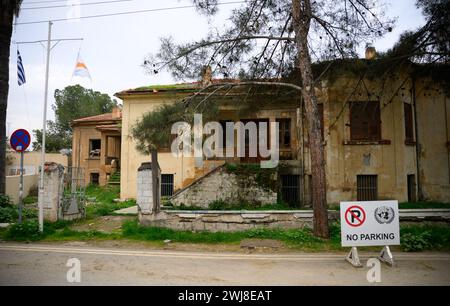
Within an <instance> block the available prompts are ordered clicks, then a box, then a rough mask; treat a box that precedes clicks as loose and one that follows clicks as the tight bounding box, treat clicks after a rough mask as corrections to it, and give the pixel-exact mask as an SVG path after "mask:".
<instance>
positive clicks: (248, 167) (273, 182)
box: [225, 163, 278, 191]
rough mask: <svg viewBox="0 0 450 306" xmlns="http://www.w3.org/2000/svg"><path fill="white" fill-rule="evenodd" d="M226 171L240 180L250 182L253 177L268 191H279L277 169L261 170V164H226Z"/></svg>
mask: <svg viewBox="0 0 450 306" xmlns="http://www.w3.org/2000/svg"><path fill="white" fill-rule="evenodd" d="M225 170H226V171H227V172H228V173H233V174H235V175H236V176H237V177H238V179H242V180H248V179H249V177H253V178H254V180H255V182H256V183H257V184H258V185H259V186H261V187H263V188H266V189H270V190H272V191H276V190H277V177H276V174H277V170H278V169H277V168H261V165H260V164H246V163H241V164H234V163H226V164H225Z"/></svg>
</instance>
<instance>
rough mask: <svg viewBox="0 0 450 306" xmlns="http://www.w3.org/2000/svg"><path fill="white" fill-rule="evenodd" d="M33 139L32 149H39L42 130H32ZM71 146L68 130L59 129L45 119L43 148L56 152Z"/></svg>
mask: <svg viewBox="0 0 450 306" xmlns="http://www.w3.org/2000/svg"><path fill="white" fill-rule="evenodd" d="M33 134H34V141H33V150H35V151H38V150H40V149H41V144H42V130H33ZM71 147H72V136H71V134H70V133H69V132H67V131H64V130H61V129H60V128H59V127H58V126H57V124H56V123H54V122H53V121H47V130H46V132H45V150H46V152H51V153H57V152H59V151H60V150H62V149H67V148H71Z"/></svg>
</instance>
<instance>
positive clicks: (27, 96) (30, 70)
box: [7, 0, 424, 135]
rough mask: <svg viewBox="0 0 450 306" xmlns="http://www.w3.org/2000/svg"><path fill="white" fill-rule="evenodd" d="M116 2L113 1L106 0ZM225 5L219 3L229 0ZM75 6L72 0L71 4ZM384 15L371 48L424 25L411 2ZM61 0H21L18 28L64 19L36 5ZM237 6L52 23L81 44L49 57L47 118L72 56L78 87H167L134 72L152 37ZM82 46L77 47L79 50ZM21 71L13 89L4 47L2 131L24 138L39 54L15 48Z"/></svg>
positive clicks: (200, 23)
mask: <svg viewBox="0 0 450 306" xmlns="http://www.w3.org/2000/svg"><path fill="white" fill-rule="evenodd" d="M104 1H106V0H80V1H79V2H80V3H94V2H97V3H98V2H104ZM111 1H117V0H111ZM231 1H232V0H223V2H231ZM71 2H74V0H71ZM387 2H388V3H389V10H388V11H387V15H388V16H391V17H397V18H398V20H397V24H396V27H395V28H394V31H393V32H392V33H389V34H388V35H386V36H385V37H384V38H382V39H381V40H378V41H375V42H374V45H375V47H376V49H377V50H380V51H384V50H386V49H388V48H390V47H391V46H392V45H393V43H395V42H396V41H397V39H398V36H399V34H400V33H402V32H403V31H405V30H407V29H415V28H417V27H419V26H421V25H423V23H424V19H423V16H422V15H421V13H420V11H418V10H417V9H416V7H415V5H414V3H415V0H390V1H387ZM66 4H67V2H66V1H65V0H61V1H55V0H24V1H23V5H22V8H23V9H22V11H21V13H20V16H19V18H18V20H17V22H18V23H21V22H28V21H41V20H43V21H45V20H54V19H60V18H66V17H68V16H70V12H69V9H68V8H67V7H59V8H58V7H56V8H45V9H44V8H39V9H32V8H35V7H43V6H47V7H48V6H61V5H66ZM190 4H191V1H190V0H164V1H163V0H127V1H123V0H122V1H120V2H115V3H109V4H98V5H82V6H80V7H79V8H80V13H81V16H89V15H98V14H108V13H116V12H128V11H136V10H148V9H157V8H167V7H178V6H185V5H190ZM238 5H239V4H229V5H223V6H221V7H220V10H219V14H218V15H217V16H216V17H215V18H214V19H213V20H208V19H207V18H205V17H203V16H199V15H198V14H197V13H196V11H195V10H194V9H193V8H184V9H176V10H167V11H159V12H146V13H141V14H133V15H121V16H113V17H103V18H93V19H82V20H79V21H75V22H74V21H70V22H69V21H60V22H55V23H54V24H53V27H52V37H53V38H54V39H56V38H83V39H84V40H83V42H79V41H73V42H72V41H69V42H61V43H59V44H58V45H57V46H55V47H54V48H53V50H52V52H51V60H50V79H49V106H48V115H47V118H48V119H50V120H53V119H54V112H53V110H52V108H51V105H52V104H53V103H54V98H53V93H54V91H55V89H62V88H64V87H65V86H68V85H73V84H74V83H77V81H79V80H72V73H73V70H74V67H75V62H76V58H77V54H78V51H79V50H81V55H82V58H83V59H84V62H85V63H86V65H87V67H88V68H89V71H90V74H91V76H92V83H91V82H89V80H82V83H81V84H82V85H83V86H85V87H90V88H93V89H94V90H97V91H100V92H104V93H108V94H109V95H111V96H112V95H113V94H114V93H116V92H118V91H121V90H124V89H128V88H135V87H140V86H143V85H150V84H170V83H173V82H174V80H173V79H172V78H171V76H170V75H169V74H168V73H165V72H162V73H159V74H157V75H155V76H150V75H146V74H145V73H144V71H143V69H142V67H141V65H142V62H143V60H144V57H145V55H146V54H148V53H151V52H156V51H157V50H158V47H159V38H160V37H162V36H168V35H171V36H173V37H174V38H175V41H177V42H187V41H192V40H198V39H201V38H202V37H204V36H205V34H206V33H207V32H208V28H209V24H210V23H213V24H214V25H216V26H220V25H223V24H224V23H225V22H226V20H227V18H228V16H229V14H230V12H231V10H232V9H233V8H236V7H237V6H238ZM47 35H48V24H47V23H39V24H29V25H17V26H16V27H15V28H14V32H13V36H12V41H13V42H23V41H36V40H45V39H47ZM80 48H81V49H80ZM19 50H20V53H21V55H22V60H23V64H24V68H25V73H26V78H27V83H26V84H25V85H23V86H18V84H17V62H16V61H17V56H16V53H17V45H16V44H14V43H12V44H11V57H10V78H9V85H10V87H9V97H8V115H7V124H8V125H7V133H8V135H10V134H11V133H12V132H13V131H14V130H15V129H18V128H25V129H28V130H29V131H30V132H31V130H33V129H41V128H42V114H43V113H42V111H43V104H44V79H45V49H44V48H43V47H42V46H41V45H40V44H25V45H19Z"/></svg>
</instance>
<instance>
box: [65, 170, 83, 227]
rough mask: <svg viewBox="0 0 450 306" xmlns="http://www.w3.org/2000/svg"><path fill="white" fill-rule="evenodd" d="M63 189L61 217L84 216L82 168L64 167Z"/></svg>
mask: <svg viewBox="0 0 450 306" xmlns="http://www.w3.org/2000/svg"><path fill="white" fill-rule="evenodd" d="M63 190H64V191H63V194H62V197H61V214H62V216H61V217H63V218H65V217H67V216H70V215H79V214H82V215H83V216H85V215H86V209H85V207H86V183H85V177H84V169H83V168H79V167H64V176H63Z"/></svg>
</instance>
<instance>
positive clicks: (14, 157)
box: [6, 151, 68, 175]
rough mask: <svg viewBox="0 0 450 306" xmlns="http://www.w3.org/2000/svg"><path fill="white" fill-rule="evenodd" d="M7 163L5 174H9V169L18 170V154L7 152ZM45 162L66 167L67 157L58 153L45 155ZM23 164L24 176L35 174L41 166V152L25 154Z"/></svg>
mask: <svg viewBox="0 0 450 306" xmlns="http://www.w3.org/2000/svg"><path fill="white" fill-rule="evenodd" d="M7 160H8V161H10V163H8V164H7V165H6V174H7V175H9V174H10V169H18V168H19V165H20V153H16V152H9V153H8V159H7ZM45 161H46V162H54V163H58V164H61V165H63V166H65V167H67V165H68V157H67V156H66V155H62V154H60V153H45ZM23 164H24V168H25V174H37V173H38V172H39V167H40V166H41V152H38V151H33V152H25V153H24V156H23Z"/></svg>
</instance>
